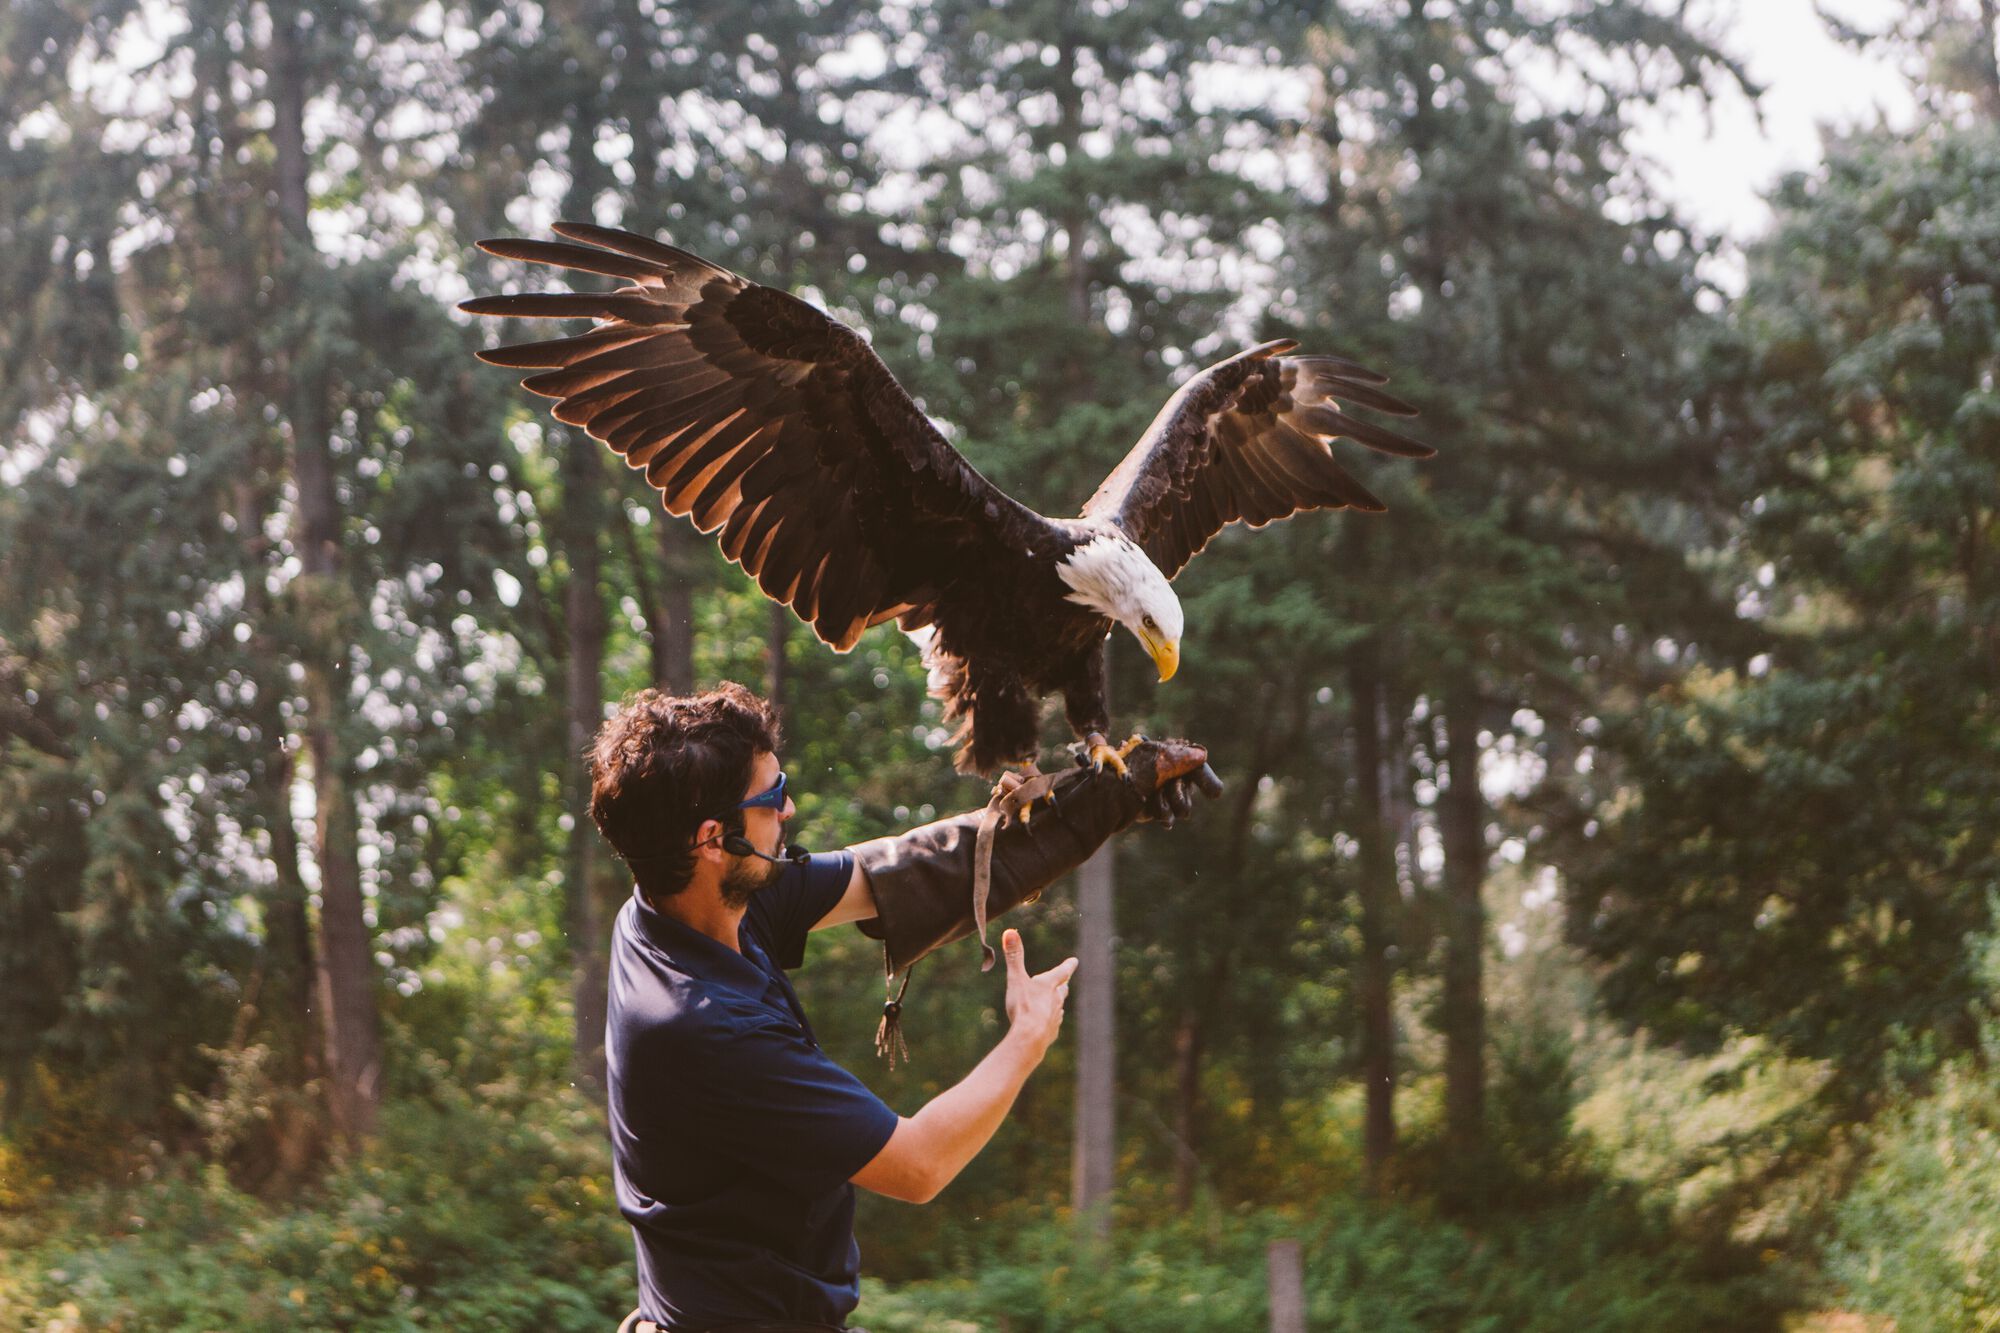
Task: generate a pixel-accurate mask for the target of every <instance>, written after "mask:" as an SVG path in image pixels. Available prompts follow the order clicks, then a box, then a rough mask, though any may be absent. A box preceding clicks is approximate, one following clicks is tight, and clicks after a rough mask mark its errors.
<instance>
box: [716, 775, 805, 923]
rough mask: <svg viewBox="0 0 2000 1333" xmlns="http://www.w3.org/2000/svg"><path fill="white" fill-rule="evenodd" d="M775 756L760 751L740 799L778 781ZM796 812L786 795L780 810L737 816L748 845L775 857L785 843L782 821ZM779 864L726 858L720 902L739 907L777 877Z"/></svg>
mask: <svg viewBox="0 0 2000 1333" xmlns="http://www.w3.org/2000/svg"><path fill="white" fill-rule="evenodd" d="M778 770H779V764H778V756H777V755H775V754H770V753H764V754H760V755H758V756H757V761H756V762H755V763H754V764H752V765H751V766H750V785H749V786H748V787H746V788H745V789H744V791H743V797H742V799H744V800H746V801H747V800H749V799H750V798H751V797H753V796H757V795H760V794H761V793H763V792H766V791H769V790H770V789H771V787H772V786H773V785H774V784H775V783H776V782H777V781H778ZM796 813H798V809H797V807H796V806H794V805H793V804H792V800H791V797H790V796H787V797H786V798H785V804H784V808H783V809H780V810H767V809H761V808H759V809H750V810H739V811H737V812H736V814H737V816H738V817H739V818H741V819H742V821H743V836H744V837H745V838H748V839H749V840H750V845H751V846H752V847H755V848H756V849H757V850H758V851H760V852H762V853H764V855H765V856H777V855H778V849H779V848H780V847H782V846H783V845H784V842H785V821H787V820H789V819H790V818H791V817H792V816H793V815H794V814H796ZM779 869H780V867H779V866H778V865H777V864H776V863H775V862H771V861H766V860H762V859H761V858H759V857H755V856H735V857H731V858H730V865H729V868H728V869H727V870H725V871H723V873H722V901H723V902H724V903H725V904H727V905H728V906H730V907H742V906H743V905H744V904H746V903H748V902H749V901H750V895H751V894H753V893H755V892H757V890H759V889H761V888H764V887H765V886H767V885H768V884H770V883H771V881H772V880H775V879H776V878H777V877H778V871H779Z"/></svg>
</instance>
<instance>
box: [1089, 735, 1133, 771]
mask: <svg viewBox="0 0 2000 1333" xmlns="http://www.w3.org/2000/svg"><path fill="white" fill-rule="evenodd" d="M1138 743H1139V737H1137V736H1134V737H1133V738H1132V739H1131V740H1129V741H1127V742H1125V744H1124V745H1123V746H1122V747H1119V748H1117V749H1114V748H1112V745H1111V743H1110V742H1109V741H1107V740H1105V739H1104V733H1103V732H1101V731H1093V732H1090V733H1089V734H1087V735H1086V736H1085V737H1084V738H1083V747H1084V753H1085V755H1086V756H1087V758H1088V761H1089V764H1090V766H1091V767H1092V768H1093V769H1095V770H1096V771H1098V772H1099V773H1102V772H1103V771H1104V770H1105V769H1106V768H1109V769H1110V770H1111V771H1112V772H1114V773H1116V774H1117V775H1118V776H1119V777H1121V778H1125V779H1126V780H1128V781H1129V780H1130V779H1131V776H1132V775H1131V774H1130V773H1128V772H1126V771H1125V756H1126V755H1128V754H1130V753H1132V747H1133V746H1135V745H1137V744H1138Z"/></svg>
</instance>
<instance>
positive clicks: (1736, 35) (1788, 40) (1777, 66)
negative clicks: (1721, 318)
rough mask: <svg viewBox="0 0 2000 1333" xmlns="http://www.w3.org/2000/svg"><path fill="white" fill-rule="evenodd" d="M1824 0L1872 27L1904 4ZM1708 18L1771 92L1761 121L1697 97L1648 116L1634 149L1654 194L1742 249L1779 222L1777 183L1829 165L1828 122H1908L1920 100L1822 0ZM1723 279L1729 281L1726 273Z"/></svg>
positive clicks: (1740, 108)
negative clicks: (1838, 36)
mask: <svg viewBox="0 0 2000 1333" xmlns="http://www.w3.org/2000/svg"><path fill="white" fill-rule="evenodd" d="M1825 3H1826V5H1827V8H1828V9H1829V10H1830V12H1832V13H1834V14H1836V15H1838V16H1839V17H1840V18H1842V19H1843V20H1845V21H1847V22H1849V23H1851V24H1853V25H1855V26H1857V27H1860V28H1863V29H1865V30H1869V31H1879V30H1880V29H1882V28H1884V27H1886V26H1887V25H1888V23H1889V22H1890V20H1892V19H1893V18H1894V17H1895V16H1896V15H1897V14H1898V13H1899V12H1900V11H1901V9H1902V8H1903V6H1902V5H1901V4H1899V3H1897V0H1825ZM1708 12H1709V15H1710V16H1712V18H1713V20H1714V24H1715V31H1716V34H1717V36H1718V37H1719V38H1720V40H1721V42H1722V45H1723V47H1724V49H1726V50H1728V51H1729V52H1730V53H1731V54H1732V55H1734V56H1735V57H1737V58H1738V59H1739V60H1741V61H1742V62H1743V64H1744V66H1745V68H1746V69H1747V70H1748V72H1749V74H1750V77H1751V80H1752V81H1753V82H1754V83H1756V84H1758V85H1759V86H1761V87H1762V88H1763V89H1764V90H1765V92H1764V96H1763V99H1762V106H1761V111H1762V117H1761V120H1760V118H1759V116H1758V113H1757V110H1755V109H1753V108H1752V106H1751V104H1750V102H1749V101H1748V99H1746V98H1745V97H1743V96H1742V95H1741V94H1740V93H1731V94H1729V95H1726V96H1724V97H1722V98H1720V99H1718V100H1717V101H1716V102H1714V103H1713V104H1711V105H1710V106H1708V107H1706V108H1703V107H1699V106H1696V105H1694V104H1693V103H1692V99H1689V100H1687V101H1683V102H1681V103H1678V104H1676V105H1673V106H1670V107H1668V108H1666V109H1664V111H1663V112H1661V113H1658V114H1654V115H1649V116H1646V117H1644V118H1643V119H1641V121H1640V129H1639V133H1638V135H1637V137H1636V140H1635V146H1636V147H1637V148H1638V149H1639V150H1640V151H1641V152H1642V153H1644V154H1645V155H1646V156H1648V157H1651V158H1652V159H1654V160H1655V161H1656V162H1657V163H1658V164H1659V166H1660V171H1659V173H1658V175H1657V176H1656V179H1655V182H1654V183H1655V185H1656V187H1657V188H1658V189H1659V190H1660V191H1661V192H1662V193H1663V194H1664V195H1665V196H1666V197H1667V198H1668V199H1669V200H1670V201H1671V202H1673V203H1674V204H1676V205H1677V206H1678V207H1679V208H1680V209H1681V210H1682V212H1683V214H1684V215H1685V216H1686V217H1687V218H1688V219H1689V221H1691V222H1692V223H1693V224H1694V225H1695V226H1696V227H1697V229H1699V230H1701V231H1704V232H1708V233H1710V234H1713V235H1719V236H1722V237H1726V238H1728V239H1729V240H1731V241H1734V242H1736V243H1737V244H1739V245H1740V244H1742V243H1743V242H1746V241H1749V240H1751V239H1754V238H1755V237H1756V236H1757V235H1758V234H1760V233H1761V232H1763V231H1765V230H1766V229H1767V228H1768V227H1769V226H1770V224H1771V210H1770V208H1769V207H1768V206H1767V205H1766V204H1765V203H1764V196H1765V195H1767V194H1768V193H1769V192H1770V191H1771V189H1772V188H1773V187H1774V186H1775V185H1776V184H1777V183H1778V181H1779V180H1781V179H1782V178H1783V177H1784V176H1786V175H1788V174H1790V173H1792V172H1795V171H1803V170H1807V169H1809V168H1811V167H1812V166H1813V165H1815V164H1816V163H1817V162H1818V161H1819V160H1820V156H1821V128H1822V127H1823V126H1825V127H1830V128H1833V129H1836V130H1846V129H1857V128H1862V127H1866V126H1869V125H1872V124H1876V123H1878V122H1880V121H1882V120H1884V119H1886V120H1887V122H1888V123H1889V124H1891V125H1894V126H1907V125H1909V124H1910V123H1911V122H1912V120H1913V119H1914V117H1915V115H1916V103H1915V99H1914V97H1913V96H1912V94H1911V91H1910V85H1909V83H1908V81H1907V80H1906V79H1905V78H1904V77H1903V76H1902V74H1901V73H1900V72H1899V71H1898V70H1897V69H1896V68H1895V67H1894V66H1893V65H1892V64H1891V63H1890V62H1889V61H1887V60H1886V59H1884V58H1882V57H1881V56H1878V55H1872V54H1864V53H1861V52H1858V51H1856V50H1854V49H1853V48H1851V47H1848V46H1844V45H1842V44H1841V43H1839V42H1837V41H1835V40H1834V38H1833V36H1832V35H1831V34H1830V33H1828V32H1827V30H1826V25H1825V24H1823V23H1821V22H1820V20H1819V18H1818V16H1817V15H1815V14H1814V12H1813V0H1733V2H1732V3H1728V4H1715V5H1713V6H1712V7H1711V8H1710V9H1709V11H1708ZM1716 277H1717V279H1718V280H1719V281H1724V283H1725V285H1731V284H1729V283H1728V282H1727V278H1728V274H1727V273H1718V274H1717V275H1716Z"/></svg>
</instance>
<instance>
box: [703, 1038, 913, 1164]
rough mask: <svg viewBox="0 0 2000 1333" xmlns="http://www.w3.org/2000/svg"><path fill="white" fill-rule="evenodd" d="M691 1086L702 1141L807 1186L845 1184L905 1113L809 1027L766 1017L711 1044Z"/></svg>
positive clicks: (885, 1140)
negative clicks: (836, 1058)
mask: <svg viewBox="0 0 2000 1333" xmlns="http://www.w3.org/2000/svg"><path fill="white" fill-rule="evenodd" d="M703 1066H704V1068H703V1069H702V1071H701V1076H700V1078H699V1079H698V1080H689V1081H688V1083H687V1084H685V1085H684V1087H685V1091H684V1092H683V1094H682V1095H683V1096H684V1098H685V1099H686V1103H685V1104H686V1108H687V1110H688V1111H689V1112H691V1113H692V1118H693V1119H694V1120H695V1121H697V1123H696V1124H695V1125H694V1126H693V1129H694V1131H695V1134H696V1136H697V1138H696V1141H697V1142H702V1143H707V1144H710V1145H712V1146H713V1147H714V1148H715V1149H716V1150H717V1151H720V1152H724V1153H727V1154H728V1155H729V1156H730V1157H732V1158H734V1159H735V1160H736V1161H738V1162H740V1163H742V1164H743V1165H744V1166H745V1167H746V1168H748V1169H749V1170H752V1171H755V1172H757V1173H759V1174H762V1175H765V1176H768V1177H770V1178H772V1179H773V1180H774V1181H775V1182H776V1183H777V1184H779V1185H780V1186H782V1187H784V1188H786V1189H788V1190H793V1191H797V1192H799V1193H801V1194H810V1193H816V1192H820V1191H824V1190H829V1189H832V1188H834V1187H836V1186H838V1185H842V1184H845V1183H846V1182H847V1181H848V1180H850V1179H852V1178H853V1176H854V1173H855V1172H857V1171H859V1170H860V1169H861V1168H862V1167H864V1166H866V1165H868V1163H869V1162H871V1161H873V1160H874V1158H875V1155H876V1154H877V1153H879V1152H881V1151H882V1148H883V1146H884V1145H885V1144H887V1143H888V1142H889V1136H890V1135H891V1134H893V1133H895V1131H896V1125H897V1123H898V1119H899V1117H898V1116H897V1115H896V1113H895V1112H894V1111H893V1110H891V1109H890V1108H889V1106H888V1105H887V1104H886V1103H885V1102H883V1101H882V1099H881V1098H879V1097H877V1096H876V1095H875V1094H874V1093H872V1092H870V1091H869V1090H868V1088H867V1086H866V1085H865V1084H863V1083H862V1082H861V1080H860V1079H858V1078H856V1077H855V1076H854V1075H852V1074H850V1073H848V1072H847V1071H846V1070H845V1069H842V1068H841V1067H840V1066H839V1065H837V1064H835V1063H834V1062H833V1061H832V1060H830V1059H828V1058H827V1056H826V1053H825V1052H823V1051H821V1050H820V1049H819V1047H818V1046H816V1045H814V1044H813V1043H812V1042H810V1041H808V1040H807V1039H806V1036H805V1034H804V1033H803V1032H801V1031H799V1030H798V1029H796V1028H793V1027H790V1026H788V1025H784V1024H778V1023H768V1024H760V1025H758V1026H755V1027H751V1028H748V1029H745V1030H742V1031H739V1032H737V1033H735V1034H732V1035H731V1036H730V1038H729V1039H728V1040H727V1041H726V1042H722V1043H718V1044H717V1045H715V1046H714V1047H712V1048H711V1049H710V1051H709V1052H708V1054H707V1058H706V1059H704V1061H703Z"/></svg>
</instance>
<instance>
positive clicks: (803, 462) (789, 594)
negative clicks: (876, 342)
mask: <svg viewBox="0 0 2000 1333" xmlns="http://www.w3.org/2000/svg"><path fill="white" fill-rule="evenodd" d="M555 230H556V232H557V233H558V234H559V235H562V236H565V237H567V238H569V239H568V241H567V242H560V241H530V240H495V241H482V242H480V248H481V249H482V250H485V251H486V252H487V253H489V254H494V255H499V256H501V257H503V258H507V259H522V260H527V261H530V262H533V263H540V264H548V265H552V266H554V267H556V268H561V269H571V270H578V271H581V272H584V273H595V274H604V275H607V276H609V277H613V278H620V279H623V280H624V282H625V284H626V285H624V286H622V287H619V288H617V289H615V290H612V291H605V292H533V293H525V294H522V295H517V296H483V297H478V298H475V299H473V300H470V301H466V302H463V303H462V304H461V305H460V306H459V308H460V309H461V310H465V311H468V312H470V313H472V314H476V315H501V316H516V317H524V318H537V319H577V318H587V319H592V320H595V321H597V323H596V327H594V328H593V329H591V330H590V331H589V332H588V333H582V334H578V335H577V336H575V337H570V338H561V339H556V340H552V341H548V342H534V343H522V344H518V345H515V346H510V347H495V348H491V349H488V350H486V351H483V352H481V353H479V357H480V359H481V360H483V361H487V362H489V363H491V364H493V365H496V366H510V367H515V368H519V369H532V370H537V371H539V372H540V373H538V374H534V375H530V376H528V377H527V378H525V379H523V380H522V381H521V383H522V385H523V386H524V387H526V388H528V389H531V390H533V391H534V392H535V393H538V394H541V395H543V396H545V397H548V398H554V399H556V400H557V402H556V405H555V408H554V414H555V417H556V419H557V420H558V421H563V422H567V423H568V424H570V425H572V426H579V427H581V428H583V429H584V430H585V431H587V432H588V433H589V434H590V435H591V436H592V437H593V438H595V439H598V440H601V441H603V442H604V443H605V444H607V445H609V446H610V447H611V448H612V450H613V451H614V452H616V453H618V454H619V455H621V456H622V457H623V458H624V459H625V462H626V464H627V465H628V466H630V467H633V468H643V469H645V473H646V481H647V482H648V484H650V485H651V486H652V487H653V488H654V489H655V490H657V491H659V492H660V497H661V501H662V503H663V504H664V505H665V507H666V510H667V512H668V513H670V514H675V515H679V516H684V517H686V518H688V519H690V520H692V521H693V523H694V525H695V527H696V528H698V529H699V530H700V531H702V532H705V533H715V534H717V542H718V543H719V544H720V546H721V548H722V553H723V554H724V555H725V556H727V557H728V558H729V559H730V560H732V561H734V562H736V563H737V564H739V565H741V566H742V567H743V568H744V570H746V571H747V572H748V573H749V574H750V575H751V576H752V577H754V578H755V579H756V580H757V584H758V586H759V587H760V588H762V589H763V590H764V592H765V593H766V594H767V595H769V596H770V597H771V598H773V599H774V600H776V601H778V602H781V603H783V604H784V605H786V606H789V607H791V608H792V610H793V611H794V612H796V613H797V614H798V616H799V618H800V619H801V620H803V621H805V622H806V623H807V624H809V625H810V626H812V628H813V632H814V633H815V634H817V635H818V636H819V637H820V638H821V639H823V640H825V641H826V642H827V643H829V644H832V645H833V646H834V647H835V648H836V649H838V650H840V651H842V652H845V651H846V650H847V649H849V648H851V647H853V646H854V643H855V641H856V640H857V639H859V638H860V637H861V632H862V631H863V630H865V629H867V628H868V627H869V626H871V625H877V624H880V623H882V622H883V621H885V620H890V619H896V618H900V619H901V620H902V622H903V623H904V625H905V627H907V628H916V627H918V626H921V625H926V624H929V623H930V622H931V617H932V613H933V610H934V603H935V600H936V598H937V596H938V595H939V592H940V590H941V589H942V587H943V586H944V585H945V584H947V583H948V582H950V581H951V580H953V579H954V578H956V577H960V576H961V575H967V574H969V575H972V576H975V577H976V576H979V575H981V574H992V573H997V572H999V571H1000V570H1003V569H1005V568H1006V567H1007V566H1008V565H1009V564H1010V563H1013V562H1015V561H1018V560H1019V559H1020V558H1021V557H1022V556H1023V555H1025V554H1026V553H1027V552H1028V551H1029V550H1030V549H1033V548H1034V547H1036V546H1037V545H1038V544H1039V545H1040V546H1047V545H1049V544H1050V537H1051V535H1052V533H1053V530H1054V528H1053V525H1052V524H1050V523H1049V522H1048V520H1046V519H1044V518H1042V517H1041V515H1039V514H1037V513H1035V512H1034V511H1033V510H1031V509H1028V508H1027V507H1025V506H1023V505H1021V504H1019V503H1017V502H1016V501H1014V500H1013V499H1011V498H1010V497H1008V496H1007V495H1006V493H1005V492H1003V491H1001V490H1000V489H999V488H998V487H996V486H994V485H993V484H992V483H991V482H989V481H987V480H986V478H984V477H982V476H981V475H980V474H979V473H978V472H977V471H976V470H974V468H973V467H972V465H971V464H970V463H968V462H966V461H965V459H964V458H963V457H961V456H960V455H959V453H958V451H957V450H955V449H953V448H952V447H951V445H950V444H949V443H948V442H947V441H946V440H945V438H944V436H943V435H941V434H940V433H939V432H938V429H937V427H936V426H935V425H933V424H932V423H931V421H930V419H929V418H927V417H926V416H925V415H924V414H923V412H922V410H921V409H919V408H918V406H917V405H916V403H915V402H913V401H912V400H911V398H910V396H909V395H908V394H907V393H905V392H904V391H903V387H902V386H901V385H899V384H898V383H896V380H895V378H894V376H892V375H891V374H890V373H889V368H888V367H887V366H885V365H883V364H882V361H881V359H880V358H879V357H877V356H876V355H875V353H874V351H873V350H872V349H871V348H870V347H869V346H868V344H867V343H866V342H865V341H864V340H863V339H862V338H861V336H860V335H859V334H857V333H855V332H854V330H852V329H850V328H848V327H847V326H846V325H844V324H841V323H839V322H838V321H836V320H834V319H831V318H829V317H828V316H827V315H825V314H823V313H821V312H820V311H818V310H816V309H814V308H813V307H812V306H810V305H808V304H806V303H805V302H804V301H801V300H799V299H798V298H797V297H794V296H791V295H788V294H787V293H784V292H781V291H777V290H775V289H774V288H770V287H763V286H759V285H758V284H756V283H753V282H751V281H749V280H748V279H745V278H742V277H739V276H737V275H736V274H734V273H731V272H729V271H728V270H727V269H723V268H720V267H717V266H716V265H714V264H711V263H709V262H708V261H707V260H704V259H700V258H697V257H696V256H694V255H691V254H689V253H687V252H686V251H684V250H678V249H675V248H674V247H673V246H670V245H665V244H662V243H661V242H658V241H653V240H648V239H646V238H645V237H641V236H635V235H633V234H631V233H629V232H623V231H615V230H612V229H610V228H606V227H597V226H591V225H588V224H584V223H574V222H564V223H557V224H556V227H555Z"/></svg>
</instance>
